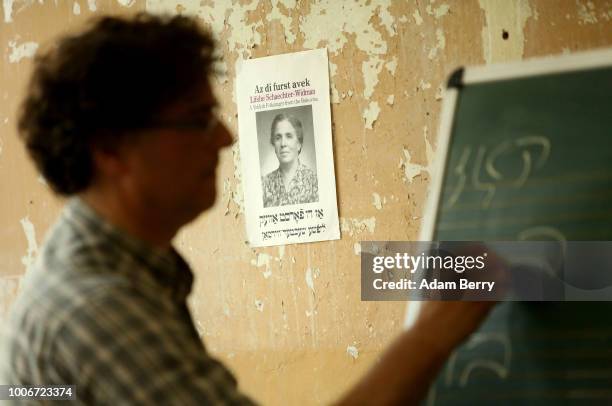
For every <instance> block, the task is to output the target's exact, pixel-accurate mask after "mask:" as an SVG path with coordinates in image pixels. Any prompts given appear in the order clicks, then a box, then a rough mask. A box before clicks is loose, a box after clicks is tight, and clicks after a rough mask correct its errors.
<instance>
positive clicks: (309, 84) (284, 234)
mask: <svg viewBox="0 0 612 406" xmlns="http://www.w3.org/2000/svg"><path fill="white" fill-rule="evenodd" d="M236 64H237V65H236V101H237V107H238V134H239V137H238V138H239V147H240V151H234V152H235V153H234V163H237V162H238V161H239V162H240V165H241V168H240V172H239V173H238V172H235V175H237V176H238V177H240V178H241V180H242V182H241V184H240V185H241V187H242V196H244V214H245V216H244V220H245V226H246V234H247V240H248V243H249V245H250V246H251V247H269V246H273V245H285V244H296V243H307V242H315V241H328V240H337V239H339V238H340V221H339V218H338V202H337V196H336V176H335V171H334V149H333V145H332V126H331V103H330V90H329V59H328V57H327V49H325V48H320V49H311V50H307V51H299V52H290V53H285V54H280V55H272V56H264V57H261V58H252V59H251V58H249V59H244V60H242V59H241V60H239V61H238V62H237V63H236ZM279 67H282V69H279ZM238 152H239V153H238ZM236 169H237V168H236ZM228 186H229V185H228ZM237 191H238V190H237ZM232 195H233V196H234V194H233V193H232ZM236 195H237V196H240V193H237V194H236Z"/></svg>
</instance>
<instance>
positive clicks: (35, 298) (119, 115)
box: [0, 14, 488, 405]
mask: <svg viewBox="0 0 612 406" xmlns="http://www.w3.org/2000/svg"><path fill="white" fill-rule="evenodd" d="M213 50H214V45H213V41H212V39H211V37H210V36H209V35H208V34H207V33H206V32H204V31H203V30H202V29H201V28H200V27H199V26H198V25H197V23H196V22H195V21H194V20H192V19H189V18H186V17H174V18H169V17H153V16H149V15H145V14H141V15H138V16H136V17H135V18H132V19H122V18H111V17H105V18H102V19H99V20H97V21H95V22H94V23H93V24H92V25H91V26H90V27H89V28H88V29H87V30H86V31H84V32H83V33H81V34H78V35H74V36H69V37H66V38H64V39H62V40H61V41H60V42H59V44H58V45H57V47H55V48H53V49H51V50H49V51H48V52H46V53H45V54H43V55H40V56H38V58H37V60H36V62H35V69H34V73H33V76H32V80H31V84H30V88H29V91H28V94H27V96H26V99H25V101H24V104H23V108H22V111H21V116H20V121H19V130H20V134H21V136H22V138H23V140H24V142H25V145H26V147H27V149H28V152H29V154H30V156H31V157H32V159H33V160H34V162H35V164H36V166H37V168H38V169H39V171H40V172H41V173H42V174H43V175H44V177H45V179H46V180H47V182H48V183H49V185H50V186H51V187H52V188H53V190H54V191H55V192H57V193H58V194H60V195H62V196H67V197H70V199H69V201H68V203H67V205H66V207H65V209H64V211H63V213H62V215H61V217H60V219H59V220H58V222H57V223H56V224H55V225H54V226H53V228H52V229H51V230H50V232H49V234H48V236H47V238H46V242H45V243H44V247H43V248H42V250H41V254H40V257H39V258H38V261H37V263H36V265H35V266H34V268H33V269H32V270H31V271H29V272H28V274H27V276H26V281H25V282H24V287H23V289H22V291H21V294H20V296H19V298H18V299H17V301H16V302H15V304H14V305H13V307H12V310H11V314H10V318H9V325H8V328H7V329H5V330H4V337H3V340H2V342H1V344H0V383H3V384H13V385H28V384H29V385H43V384H44V385H51V384H56V385H66V384H73V385H76V392H77V398H78V403H80V404H87V405H96V404H113V405H115V404H120V405H132V404H134V405H136V404H139V405H151V404H163V405H171V404H176V405H191V404H193V405H203V404H250V403H252V402H251V401H250V400H249V399H248V397H246V396H245V395H243V394H242V393H241V392H240V391H239V390H238V388H237V384H236V380H235V379H234V377H233V376H232V374H231V373H230V372H229V371H228V370H227V369H226V368H225V367H224V366H223V365H222V364H220V363H219V362H218V361H216V360H215V359H214V358H212V357H211V356H210V355H209V354H208V353H207V352H206V350H205V348H204V346H203V344H202V343H201V341H200V339H199V337H198V334H197V332H196V330H195V328H194V326H193V323H192V320H191V317H190V315H189V312H188V309H187V306H186V298H187V295H188V294H189V292H190V290H191V284H192V273H191V271H190V269H189V266H188V265H187V264H186V262H185V261H184V260H183V259H182V257H181V256H180V255H179V254H178V253H177V252H176V251H175V249H174V248H173V247H172V244H171V242H172V239H173V237H174V236H175V235H176V233H177V232H178V230H179V229H180V228H181V227H182V226H183V225H185V224H187V223H188V222H190V221H191V220H193V219H194V218H196V217H197V216H198V215H199V214H201V213H202V212H203V211H205V210H206V209H208V208H209V207H211V206H212V205H213V203H214V201H215V196H216V190H215V177H216V173H215V171H216V167H217V162H218V159H219V152H220V150H221V149H223V148H225V147H227V146H229V145H230V144H231V143H232V137H231V135H230V134H229V132H228V130H227V129H226V128H225V127H224V125H223V124H221V123H220V122H219V121H218V120H217V118H216V116H215V107H216V105H217V101H216V99H215V97H214V95H213V93H212V91H211V87H210V84H209V75H210V73H211V71H212V66H213V62H214V60H213V56H212V55H213ZM210 232H213V233H214V232H216V231H215V230H210ZM487 309H488V305H486V304H480V303H455V304H448V303H429V304H427V305H425V306H424V307H423V309H422V312H421V314H420V317H419V318H418V320H417V322H416V325H415V327H414V328H413V329H411V330H410V331H408V332H405V333H403V334H402V335H401V336H400V337H399V338H398V340H397V341H396V342H395V344H394V345H393V346H392V347H391V348H390V349H389V351H388V352H387V353H386V354H385V355H384V356H383V358H382V361H381V362H380V363H379V364H377V366H376V367H375V368H374V369H373V370H372V371H371V372H370V374H369V375H368V376H367V377H366V378H365V379H364V380H363V381H362V382H361V383H360V384H359V385H358V386H357V387H356V388H355V389H353V390H352V391H351V392H350V393H349V394H348V395H347V396H346V397H345V398H344V399H343V400H342V402H344V403H346V404H356V403H358V404H368V403H371V404H393V403H406V402H408V403H410V402H417V401H418V400H419V399H421V398H422V396H423V395H424V393H426V390H427V386H428V384H429V382H430V381H431V380H432V378H433V377H434V376H435V373H436V371H437V370H438V368H439V367H440V366H441V365H442V363H443V362H444V360H445V359H446V357H447V356H448V354H449V353H450V351H451V350H452V348H454V346H456V345H457V344H458V343H459V342H460V341H461V340H462V339H463V338H464V337H465V336H466V335H467V334H469V332H470V331H472V330H473V329H474V328H475V327H476V326H477V325H478V323H479V321H480V320H481V319H482V317H484V315H485V314H486V311H487Z"/></svg>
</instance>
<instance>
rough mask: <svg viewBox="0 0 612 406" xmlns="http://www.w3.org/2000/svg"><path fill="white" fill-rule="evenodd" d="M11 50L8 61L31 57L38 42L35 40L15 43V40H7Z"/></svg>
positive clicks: (16, 61)
mask: <svg viewBox="0 0 612 406" xmlns="http://www.w3.org/2000/svg"><path fill="white" fill-rule="evenodd" d="M8 45H9V48H11V51H10V53H9V56H8V59H9V62H10V63H18V62H19V61H21V60H22V59H24V58H32V57H33V56H34V54H36V50H37V49H38V44H37V43H36V42H31V41H30V42H24V43H23V44H20V45H17V41H16V40H15V41H9V43H8Z"/></svg>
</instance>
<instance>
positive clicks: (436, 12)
mask: <svg viewBox="0 0 612 406" xmlns="http://www.w3.org/2000/svg"><path fill="white" fill-rule="evenodd" d="M448 10H450V6H449V5H448V4H441V5H440V6H438V7H436V8H435V9H434V8H432V7H431V5H428V6H427V7H426V9H425V11H427V14H429V15H430V16H433V17H434V18H435V19H438V18H441V17H444V16H445V15H447V14H448Z"/></svg>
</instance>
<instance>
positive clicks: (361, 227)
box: [340, 217, 376, 237]
mask: <svg viewBox="0 0 612 406" xmlns="http://www.w3.org/2000/svg"><path fill="white" fill-rule="evenodd" d="M375 229H376V218H375V217H368V218H362V219H359V218H344V217H340V230H342V232H344V233H347V234H348V235H349V236H351V237H352V236H353V235H355V234H360V233H363V232H366V231H367V232H368V233H370V234H372V233H374V230H375Z"/></svg>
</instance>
